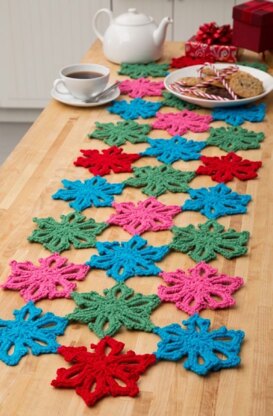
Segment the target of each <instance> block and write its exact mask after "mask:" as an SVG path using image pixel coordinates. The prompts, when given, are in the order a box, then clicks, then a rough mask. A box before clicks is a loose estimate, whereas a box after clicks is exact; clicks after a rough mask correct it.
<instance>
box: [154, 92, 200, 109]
mask: <svg viewBox="0 0 273 416" xmlns="http://www.w3.org/2000/svg"><path fill="white" fill-rule="evenodd" d="M162 95H163V97H164V99H163V100H161V104H162V105H163V106H164V107H174V108H177V109H178V110H195V109H196V108H200V107H198V105H196V104H192V103H187V102H186V101H184V100H181V99H180V98H178V97H176V96H175V95H173V94H172V93H171V92H168V91H163V93H162Z"/></svg>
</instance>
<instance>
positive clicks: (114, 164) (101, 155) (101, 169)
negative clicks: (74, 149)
mask: <svg viewBox="0 0 273 416" xmlns="http://www.w3.org/2000/svg"><path fill="white" fill-rule="evenodd" d="M81 153H82V154H83V156H84V157H78V159H77V160H76V161H75V162H74V165H75V166H82V167H84V168H87V169H88V170H89V172H91V173H93V175H100V176H103V175H108V174H109V173H111V171H113V172H114V173H121V172H132V167H131V164H132V163H133V162H135V161H136V160H138V159H139V158H140V155H139V154H137V153H123V149H121V148H118V147H116V146H112V147H109V148H108V149H104V150H102V151H101V152H100V151H99V150H96V149H94V150H81Z"/></svg>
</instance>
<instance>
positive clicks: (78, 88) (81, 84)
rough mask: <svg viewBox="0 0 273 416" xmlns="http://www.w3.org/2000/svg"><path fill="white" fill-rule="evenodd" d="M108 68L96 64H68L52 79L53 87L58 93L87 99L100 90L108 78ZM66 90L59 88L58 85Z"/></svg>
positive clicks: (103, 87)
mask: <svg viewBox="0 0 273 416" xmlns="http://www.w3.org/2000/svg"><path fill="white" fill-rule="evenodd" d="M109 74H110V70H109V68H107V67H106V66H103V65H97V64H77V65H69V66H66V67H64V68H62V69H61V70H60V78H58V79H56V80H55V81H54V84H53V86H54V88H55V90H56V91H57V92H58V93H59V94H69V93H70V94H71V95H73V97H75V98H78V99H80V100H87V99H88V98H90V97H92V96H93V95H97V94H99V93H100V92H102V91H103V90H104V89H105V87H106V85H107V83H108V80H109ZM60 84H62V85H64V86H65V88H66V90H68V91H64V90H63V89H59V85H60Z"/></svg>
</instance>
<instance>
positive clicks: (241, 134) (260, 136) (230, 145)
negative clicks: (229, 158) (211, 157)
mask: <svg viewBox="0 0 273 416" xmlns="http://www.w3.org/2000/svg"><path fill="white" fill-rule="evenodd" d="M264 137H265V136H264V133H262V132H259V133H257V132H256V131H251V130H247V129H243V128H242V127H218V128H216V129H215V128H211V129H210V135H209V137H208V138H207V146H217V147H219V148H220V149H222V150H225V151H226V152H231V151H233V152H237V150H248V149H259V148H260V147H261V146H260V142H262V141H263V140H264Z"/></svg>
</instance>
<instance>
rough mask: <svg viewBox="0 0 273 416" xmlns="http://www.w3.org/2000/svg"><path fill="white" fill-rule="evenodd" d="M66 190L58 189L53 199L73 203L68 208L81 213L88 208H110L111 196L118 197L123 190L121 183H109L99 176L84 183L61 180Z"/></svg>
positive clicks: (112, 198) (112, 199)
mask: <svg viewBox="0 0 273 416" xmlns="http://www.w3.org/2000/svg"><path fill="white" fill-rule="evenodd" d="M62 184H63V185H64V187H65V188H66V189H59V190H58V191H57V192H56V193H55V194H54V195H52V198H53V199H62V200H64V201H73V202H71V203H70V204H69V206H70V207H71V208H73V209H75V211H83V210H84V209H86V208H89V207H92V206H94V207H110V206H111V205H112V202H113V201H114V197H113V195H120V194H121V193H122V190H123V188H124V184H122V183H109V182H107V180H106V179H104V178H101V177H100V176H94V177H93V178H91V179H87V180H85V181H84V182H81V181H79V180H77V181H69V180H67V179H63V180H62Z"/></svg>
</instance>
